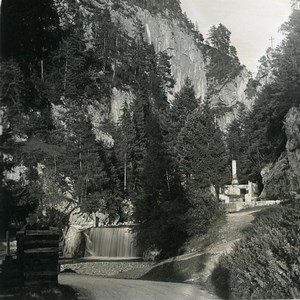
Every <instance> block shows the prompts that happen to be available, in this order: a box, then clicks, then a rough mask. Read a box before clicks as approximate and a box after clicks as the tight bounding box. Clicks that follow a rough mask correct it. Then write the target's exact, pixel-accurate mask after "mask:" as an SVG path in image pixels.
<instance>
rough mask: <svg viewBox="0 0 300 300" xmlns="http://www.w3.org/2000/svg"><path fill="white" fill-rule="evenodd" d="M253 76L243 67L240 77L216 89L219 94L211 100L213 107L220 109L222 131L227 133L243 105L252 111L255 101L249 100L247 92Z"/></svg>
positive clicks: (219, 120) (215, 94)
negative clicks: (227, 127)
mask: <svg viewBox="0 0 300 300" xmlns="http://www.w3.org/2000/svg"><path fill="white" fill-rule="evenodd" d="M250 79H251V75H250V73H249V71H248V70H247V69H246V67H243V68H242V69H241V71H240V72H239V73H238V75H237V76H236V77H235V78H234V79H231V80H229V81H228V82H227V83H225V84H224V85H223V86H220V87H219V88H215V89H217V90H218V92H216V93H214V94H213V95H212V97H211V99H210V103H211V106H212V107H214V108H219V110H220V111H221V112H220V113H219V119H218V124H219V126H220V128H221V130H222V131H225V129H226V126H227V125H228V124H230V123H231V122H232V121H233V120H234V118H235V116H236V115H237V112H238V111H239V108H240V107H241V105H243V106H244V107H245V108H246V109H251V108H252V105H253V99H252V98H249V97H248V95H247V93H246V90H247V85H248V82H249V80H250Z"/></svg>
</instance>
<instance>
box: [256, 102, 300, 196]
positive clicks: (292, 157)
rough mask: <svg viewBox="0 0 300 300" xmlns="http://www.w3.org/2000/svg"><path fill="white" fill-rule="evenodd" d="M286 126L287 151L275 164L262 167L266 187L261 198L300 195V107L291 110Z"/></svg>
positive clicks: (287, 116)
mask: <svg viewBox="0 0 300 300" xmlns="http://www.w3.org/2000/svg"><path fill="white" fill-rule="evenodd" d="M284 127H285V133H286V137H287V143H286V151H285V152H284V153H282V155H281V156H280V158H279V159H278V160H277V162H276V163H275V164H268V165H267V166H266V167H264V168H263V169H262V171H261V176H262V178H263V184H264V189H263V191H262V193H261V195H260V198H265V199H279V198H281V199H282V198H289V197H290V196H293V197H295V196H296V197H297V195H300V108H296V107H292V108H291V109H290V110H289V112H288V114H287V115H286V117H285V122H284Z"/></svg>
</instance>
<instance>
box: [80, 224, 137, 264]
mask: <svg viewBox="0 0 300 300" xmlns="http://www.w3.org/2000/svg"><path fill="white" fill-rule="evenodd" d="M85 236H86V248H85V255H84V256H85V257H89V256H93V257H108V258H137V257H139V255H138V254H139V253H138V248H137V245H136V238H135V237H136V235H135V233H133V232H131V228H130V227H121V226H118V227H117V226H107V227H95V228H91V229H89V230H87V231H85Z"/></svg>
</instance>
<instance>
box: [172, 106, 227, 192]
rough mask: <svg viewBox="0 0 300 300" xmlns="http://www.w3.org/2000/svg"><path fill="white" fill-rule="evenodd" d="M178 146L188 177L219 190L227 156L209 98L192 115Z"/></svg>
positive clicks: (222, 181) (187, 178) (183, 169)
mask: <svg viewBox="0 0 300 300" xmlns="http://www.w3.org/2000/svg"><path fill="white" fill-rule="evenodd" d="M177 148H178V155H179V161H180V167H181V170H182V174H183V175H185V176H186V180H187V181H189V180H191V178H192V179H193V180H195V181H197V182H198V183H199V184H200V185H201V186H202V187H209V186H211V185H214V186H215V187H216V190H218V187H219V186H220V185H221V184H222V183H224V172H225V170H226V165H227V162H228V158H227V153H226V150H225V144H224V141H223V137H222V133H221V131H220V129H219V128H218V126H217V124H216V121H215V117H214V114H213V113H212V111H211V109H210V108H209V103H208V102H205V103H204V104H203V106H202V107H201V108H200V110H196V111H194V112H193V113H192V114H191V115H190V116H189V118H188V120H187V122H186V124H185V126H184V128H183V129H182V130H181V132H180V134H179V138H178V145H177Z"/></svg>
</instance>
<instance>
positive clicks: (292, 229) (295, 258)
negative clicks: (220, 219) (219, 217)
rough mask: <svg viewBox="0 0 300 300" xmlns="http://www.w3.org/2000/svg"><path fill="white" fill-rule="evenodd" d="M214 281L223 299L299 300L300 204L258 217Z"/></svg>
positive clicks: (222, 260)
mask: <svg viewBox="0 0 300 300" xmlns="http://www.w3.org/2000/svg"><path fill="white" fill-rule="evenodd" d="M212 281H213V283H214V285H215V287H216V291H217V293H218V294H219V296H221V297H222V298H223V299H274V298H277V299H278V298H285V299H286V298H295V297H297V298H300V293H299V290H300V203H299V202H297V201H290V202H289V203H285V204H283V205H278V206H276V207H271V208H268V209H265V210H263V211H261V212H259V213H257V217H256V219H255V220H254V221H253V226H251V227H250V228H249V229H248V230H247V231H246V233H245V237H244V238H243V239H242V240H241V241H240V242H238V243H237V244H236V245H235V247H234V249H233V251H232V252H231V253H230V254H228V255H226V256H225V255H223V256H222V257H221V258H220V261H219V264H218V266H217V267H216V269H215V270H214V272H213V274H212Z"/></svg>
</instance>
